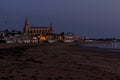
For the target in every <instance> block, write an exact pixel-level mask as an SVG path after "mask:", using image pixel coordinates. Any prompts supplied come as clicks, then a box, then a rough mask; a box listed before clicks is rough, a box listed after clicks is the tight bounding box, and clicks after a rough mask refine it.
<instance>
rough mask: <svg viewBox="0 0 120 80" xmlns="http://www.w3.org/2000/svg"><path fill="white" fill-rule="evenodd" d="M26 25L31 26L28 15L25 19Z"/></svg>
mask: <svg viewBox="0 0 120 80" xmlns="http://www.w3.org/2000/svg"><path fill="white" fill-rule="evenodd" d="M25 26H29V21H28V17H27V16H26V19H25Z"/></svg>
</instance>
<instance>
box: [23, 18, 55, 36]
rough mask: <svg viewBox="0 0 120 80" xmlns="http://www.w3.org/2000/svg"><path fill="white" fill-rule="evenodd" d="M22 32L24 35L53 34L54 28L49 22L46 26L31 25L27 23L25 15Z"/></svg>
mask: <svg viewBox="0 0 120 80" xmlns="http://www.w3.org/2000/svg"><path fill="white" fill-rule="evenodd" d="M24 33H25V34H26V35H49V34H54V29H53V26H52V24H50V25H49V26H48V27H31V26H30V25H29V20H28V18H27V17H26V19H25V25H24Z"/></svg>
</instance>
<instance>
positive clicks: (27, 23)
mask: <svg viewBox="0 0 120 80" xmlns="http://www.w3.org/2000/svg"><path fill="white" fill-rule="evenodd" d="M28 29H29V21H28V17H26V18H25V26H24V33H26V34H27V33H28Z"/></svg>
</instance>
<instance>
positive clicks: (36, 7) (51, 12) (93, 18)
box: [0, 0, 120, 38]
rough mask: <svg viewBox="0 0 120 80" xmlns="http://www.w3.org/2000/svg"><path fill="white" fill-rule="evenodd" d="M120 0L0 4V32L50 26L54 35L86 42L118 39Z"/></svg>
mask: <svg viewBox="0 0 120 80" xmlns="http://www.w3.org/2000/svg"><path fill="white" fill-rule="evenodd" d="M119 4H120V0H0V30H4V29H6V28H7V29H10V30H12V29H17V30H22V29H23V27H24V21H25V18H26V16H27V17H28V19H29V23H30V26H49V24H50V23H53V26H54V29H55V32H56V33H59V32H75V33H76V34H78V35H80V36H85V37H88V38H106V37H108V38H113V37H114V38H120V9H119V8H120V5H119Z"/></svg>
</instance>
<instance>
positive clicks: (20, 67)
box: [0, 43, 120, 80]
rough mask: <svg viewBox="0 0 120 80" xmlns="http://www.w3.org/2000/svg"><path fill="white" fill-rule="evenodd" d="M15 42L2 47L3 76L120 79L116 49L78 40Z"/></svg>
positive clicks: (18, 79)
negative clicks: (80, 42) (77, 41)
mask: <svg viewBox="0 0 120 80" xmlns="http://www.w3.org/2000/svg"><path fill="white" fill-rule="evenodd" d="M16 45H17V46H16ZM16 45H12V47H11V46H10V45H9V47H8V45H7V44H3V45H2V48H0V79H1V80H4V79H8V80H119V79H120V76H119V75H120V69H119V67H120V53H119V51H116V50H114V49H101V48H89V47H80V46H79V45H80V44H77V43H52V44H48V43H43V44H32V45H31V44H22V45H21V44H16ZM3 46H7V47H6V48H5V47H4V48H3Z"/></svg>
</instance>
